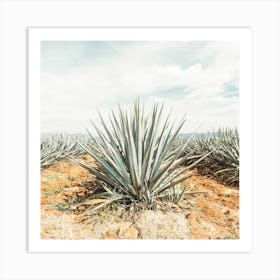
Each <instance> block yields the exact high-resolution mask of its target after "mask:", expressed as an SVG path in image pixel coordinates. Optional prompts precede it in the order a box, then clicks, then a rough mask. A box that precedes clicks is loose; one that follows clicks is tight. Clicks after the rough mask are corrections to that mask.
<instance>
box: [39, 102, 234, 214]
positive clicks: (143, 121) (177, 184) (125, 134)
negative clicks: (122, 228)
mask: <svg viewBox="0 0 280 280" xmlns="http://www.w3.org/2000/svg"><path fill="white" fill-rule="evenodd" d="M163 109H164V108H163V105H160V104H158V103H154V104H153V106H152V109H151V111H150V112H146V111H145V106H144V103H143V104H140V102H139V100H136V101H135V102H134V105H133V107H132V108H131V110H130V111H126V110H124V109H122V108H121V107H120V106H118V110H117V111H113V110H112V111H111V113H110V114H109V115H108V116H107V118H104V117H103V116H102V115H101V114H100V113H99V118H100V120H99V122H100V125H99V126H97V125H96V123H93V122H92V126H93V132H91V131H89V130H88V135H89V137H90V139H89V138H86V141H85V139H82V138H80V139H76V141H74V142H71V141H70V140H69V141H70V142H71V143H70V144H69V143H68V144H67V145H66V146H67V147H68V148H69V149H70V152H67V151H66V150H63V149H62V150H63V152H62V153H61V155H62V156H65V155H66V154H67V156H68V157H69V158H71V159H72V160H73V161H74V162H76V163H77V164H79V165H80V166H82V167H83V168H85V169H86V170H88V171H89V172H90V173H91V174H92V175H93V176H94V177H95V178H96V179H97V180H98V181H99V182H100V190H99V191H97V192H96V193H94V194H93V196H92V199H93V200H95V201H96V199H97V201H98V203H97V204H96V203H95V202H93V201H89V203H88V204H89V205H91V206H90V207H89V208H88V210H87V213H92V211H95V210H96V209H98V208H99V207H102V206H105V205H107V204H110V203H112V202H116V201H118V202H119V203H121V204H122V205H132V204H133V205H138V206H139V205H141V207H142V206H145V207H147V208H154V207H155V206H156V205H158V204H159V203H169V202H172V203H178V202H180V201H181V200H183V199H184V195H185V194H186V193H187V186H186V185H181V184H184V182H185V180H186V179H187V178H189V177H190V176H191V175H192V173H191V171H190V170H191V169H192V168H193V167H195V166H200V165H201V164H202V163H203V162H204V164H205V163H206V162H207V163H208V162H209V158H212V157H213V155H215V158H218V159H219V162H222V161H223V159H222V158H221V156H222V155H224V153H225V150H226V148H227V147H224V148H221V149H222V150H223V152H222V153H220V154H219V153H217V152H216V151H217V150H218V149H219V148H220V147H217V146H215V145H213V144H212V140H211V141H210V140H209V138H199V139H198V140H195V141H194V140H192V138H188V139H185V140H184V141H182V140H178V136H179V135H180V130H181V128H182V126H183V125H184V123H185V117H182V119H181V120H180V121H179V122H177V124H176V123H175V122H171V118H170V113H169V114H167V115H166V114H165V113H164V110H163ZM217 137H218V136H217ZM76 138H77V137H76ZM61 140H62V136H61V139H60V141H59V145H60V147H62V146H63V143H61ZM204 141H205V142H204ZM207 141H209V142H207ZM202 144H203V145H202ZM207 144H211V145H209V146H208V147H207V148H206V145H207ZM225 145H226V144H225ZM59 150H60V149H59ZM82 153H86V154H88V155H90V156H91V157H93V158H94V160H95V161H96V162H97V163H98V165H97V167H96V166H95V167H92V166H90V165H89V164H87V163H86V162H83V161H80V160H78V159H77V157H76V156H77V155H80V154H82ZM59 154H60V153H59ZM218 155H219V156H220V158H219V156H218ZM41 158H42V154H41ZM224 160H228V157H227V156H226V157H224ZM218 164H219V163H217V165H218ZM221 173H222V172H221Z"/></svg>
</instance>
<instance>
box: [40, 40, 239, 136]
mask: <svg viewBox="0 0 280 280" xmlns="http://www.w3.org/2000/svg"><path fill="white" fill-rule="evenodd" d="M238 61H239V59H238V44H237V42H233V41H219V42H218V41H211V42H210V41H203V42H200V41H190V42H170V41H169V42H164V41H154V42H149V41H143V42H142V41H44V42H42V43H41V74H42V75H41V77H42V78H41V82H42V83H41V88H42V91H41V121H42V131H43V132H50V131H69V132H84V129H85V127H87V126H88V121H89V119H93V120H95V119H96V108H99V109H100V110H101V111H102V112H105V113H106V112H108V111H109V109H111V108H114V106H115V105H116V102H117V101H119V102H120V104H124V106H129V105H130V104H131V103H132V102H133V100H134V99H135V98H136V97H140V99H143V100H145V102H146V104H147V107H149V106H150V104H151V101H152V100H158V101H164V102H165V104H166V107H167V109H168V108H169V107H172V108H173V109H174V118H175V119H176V118H179V116H181V115H183V114H184V113H186V115H187V119H188V121H187V123H186V125H185V126H184V127H183V132H191V131H193V130H194V129H196V128H197V127H198V126H199V125H201V128H200V131H207V130H211V131H212V130H215V129H217V128H218V127H225V126H230V127H234V126H237V127H238V114H239V112H238V106H239V87H238V76H239V70H238Z"/></svg>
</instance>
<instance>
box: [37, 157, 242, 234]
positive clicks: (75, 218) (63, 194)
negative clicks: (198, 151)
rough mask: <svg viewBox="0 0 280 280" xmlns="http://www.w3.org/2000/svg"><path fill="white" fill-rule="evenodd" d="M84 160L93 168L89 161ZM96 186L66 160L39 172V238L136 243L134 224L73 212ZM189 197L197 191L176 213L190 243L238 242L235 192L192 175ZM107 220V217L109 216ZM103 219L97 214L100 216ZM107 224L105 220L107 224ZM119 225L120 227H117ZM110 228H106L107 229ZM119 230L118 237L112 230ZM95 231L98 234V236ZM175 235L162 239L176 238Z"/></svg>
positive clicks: (86, 174)
mask: <svg viewBox="0 0 280 280" xmlns="http://www.w3.org/2000/svg"><path fill="white" fill-rule="evenodd" d="M82 159H83V160H84V161H87V163H90V164H92V165H94V162H93V161H91V160H90V158H89V157H87V156H84V157H82ZM95 183H96V182H95V180H94V178H93V177H92V175H90V174H89V173H88V172H87V171H86V170H85V169H83V168H81V167H80V166H77V165H76V164H74V163H72V162H70V161H68V160H67V161H66V160H65V161H60V162H57V163H56V164H55V165H53V166H50V167H48V168H46V169H43V170H42V171H41V238H42V239H96V238H120V234H119V233H120V232H122V234H121V235H122V236H123V237H124V238H125V237H126V238H131V239H140V238H141V237H139V232H138V230H139V229H138V230H137V229H136V228H135V227H134V225H133V223H130V222H128V221H125V222H124V221H120V220H118V219H115V220H110V221H108V222H107V224H106V223H105V222H104V223H102V227H101V226H100V223H99V226H96V223H95V224H94V223H92V224H91V223H88V222H87V221H86V220H83V219H81V217H82V215H81V213H82V212H83V211H84V210H85V207H84V206H83V205H81V206H78V207H73V203H74V202H77V201H78V200H82V199H83V198H84V197H86V196H87V195H88V194H89V192H90V187H92V185H94V184H95ZM185 183H187V184H188V192H193V191H199V192H202V193H196V194H193V195H190V194H187V195H186V196H185V198H186V199H188V200H189V201H190V202H191V206H189V207H188V209H185V210H183V212H182V211H181V213H180V215H181V216H180V219H181V218H182V216H183V217H184V219H187V222H188V224H189V229H190V238H192V239H238V238H239V190H238V188H236V187H233V186H225V185H223V184H221V183H218V182H217V181H215V180H214V179H210V178H208V177H206V176H200V175H198V174H197V172H196V171H195V170H194V175H193V176H192V177H191V178H189V179H187V181H186V182H185ZM111 216H112V215H111ZM100 217H101V219H102V215H101V216H100ZM107 220H108V219H107ZM120 222H121V223H120ZM112 223H114V225H116V226H114V227H113V228H112V226H111V228H106V226H109V227H110V225H112ZM118 225H121V226H119V228H118V229H117V230H118V234H116V231H114V230H115V229H116V228H117V227H118ZM97 231H103V232H104V233H102V234H99V235H98V234H97ZM176 236H177V235H176V234H175V235H174V233H170V236H164V237H163V238H176Z"/></svg>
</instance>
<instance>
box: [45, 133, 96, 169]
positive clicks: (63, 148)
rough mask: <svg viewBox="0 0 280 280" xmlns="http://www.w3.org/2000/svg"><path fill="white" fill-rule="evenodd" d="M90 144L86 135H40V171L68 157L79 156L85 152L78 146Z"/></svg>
mask: <svg viewBox="0 0 280 280" xmlns="http://www.w3.org/2000/svg"><path fill="white" fill-rule="evenodd" d="M78 142H80V143H83V144H84V145H87V144H90V142H91V140H90V137H89V136H88V135H86V134H66V133H64V134H63V133H46V134H42V135H41V169H43V168H46V167H48V166H51V165H52V164H54V163H55V162H56V161H59V160H62V159H65V158H66V157H68V156H73V157H76V156H81V155H84V154H86V151H85V150H84V149H83V148H82V147H81V145H79V144H78Z"/></svg>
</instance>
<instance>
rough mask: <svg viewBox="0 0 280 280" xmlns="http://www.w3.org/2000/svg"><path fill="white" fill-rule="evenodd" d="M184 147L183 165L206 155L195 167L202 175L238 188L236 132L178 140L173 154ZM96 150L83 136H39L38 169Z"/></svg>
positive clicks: (175, 142) (224, 131)
mask: <svg viewBox="0 0 280 280" xmlns="http://www.w3.org/2000/svg"><path fill="white" fill-rule="evenodd" d="M182 145H184V150H183V152H182V154H181V156H180V157H182V158H184V159H185V160H184V161H183V162H182V165H190V164H193V163H195V162H196V161H197V158H201V157H202V156H204V155H206V154H209V155H208V156H207V157H205V158H204V159H203V160H201V161H200V162H198V163H196V165H195V167H196V168H197V170H198V171H199V172H200V173H201V174H203V175H208V176H211V177H214V178H217V179H218V180H220V181H222V182H224V183H226V184H231V185H237V186H238V185H239V134H238V131H237V129H220V130H218V131H217V132H216V133H205V134H199V135H194V136H188V137H186V136H178V137H176V138H175V139H174V141H173V143H172V149H173V150H174V151H175V150H177V149H178V148H180V147H181V146H182ZM95 146H96V143H95V141H94V140H93V139H92V137H91V136H90V135H86V134H62V133H52V134H42V136H41V169H43V168H46V167H48V166H51V165H52V164H53V163H55V162H56V161H59V160H62V159H65V158H67V157H78V156H82V155H85V154H88V151H87V150H86V149H85V147H87V148H91V149H92V148H93V147H95Z"/></svg>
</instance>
